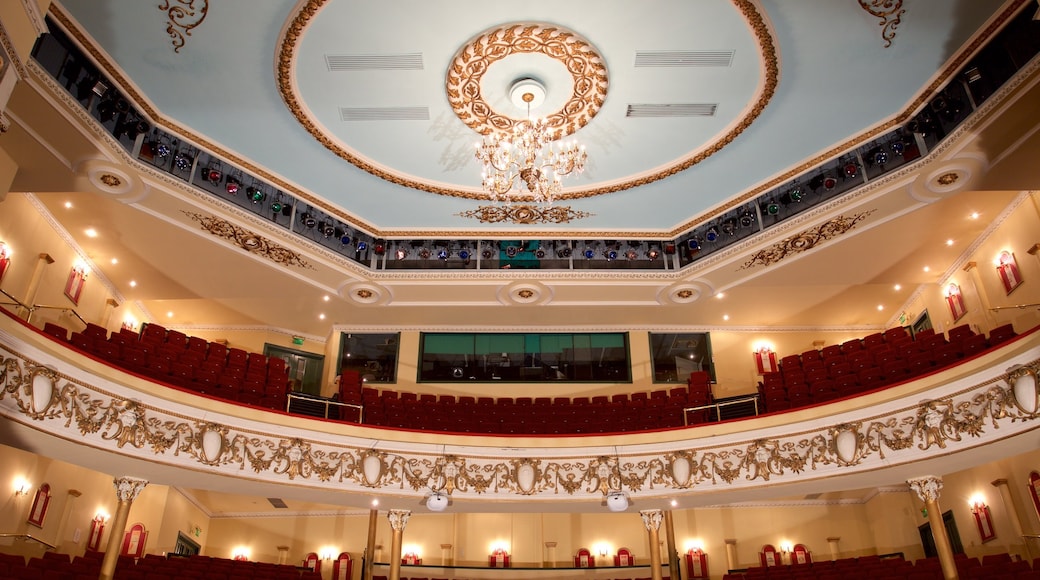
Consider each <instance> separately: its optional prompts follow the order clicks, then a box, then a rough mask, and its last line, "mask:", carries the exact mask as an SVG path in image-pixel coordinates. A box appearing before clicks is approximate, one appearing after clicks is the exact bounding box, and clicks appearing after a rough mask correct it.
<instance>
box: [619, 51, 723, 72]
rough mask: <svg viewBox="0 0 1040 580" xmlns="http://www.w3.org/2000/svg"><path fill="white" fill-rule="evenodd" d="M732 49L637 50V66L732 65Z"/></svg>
mask: <svg viewBox="0 0 1040 580" xmlns="http://www.w3.org/2000/svg"><path fill="white" fill-rule="evenodd" d="M732 64H733V51H732V50H637V51H636V68H643V67H655V66H730V65H732Z"/></svg>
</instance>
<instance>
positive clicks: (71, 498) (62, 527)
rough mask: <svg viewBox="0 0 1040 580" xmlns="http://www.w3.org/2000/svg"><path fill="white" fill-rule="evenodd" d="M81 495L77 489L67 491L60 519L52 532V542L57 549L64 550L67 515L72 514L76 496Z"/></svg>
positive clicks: (67, 523)
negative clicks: (56, 527) (55, 530)
mask: <svg viewBox="0 0 1040 580" xmlns="http://www.w3.org/2000/svg"><path fill="white" fill-rule="evenodd" d="M81 495H83V493H82V492H81V491H80V490H78V489H70V490H69V491H68V497H67V498H66V499H65V507H64V508H62V510H61V520H59V521H58V531H57V532H56V533H55V534H54V543H55V544H56V545H57V546H58V551H59V552H60V551H64V545H65V536H66V530H67V529H68V527H69V517H70V516H71V515H72V508H73V506H74V505H75V503H76V498H77V497H79V496H81Z"/></svg>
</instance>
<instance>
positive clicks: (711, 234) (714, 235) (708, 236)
mask: <svg viewBox="0 0 1040 580" xmlns="http://www.w3.org/2000/svg"><path fill="white" fill-rule="evenodd" d="M704 239H705V240H706V241H709V242H715V241H718V239H719V230H717V229H715V228H714V227H711V228H708V231H707V232H706V233H705V234H704Z"/></svg>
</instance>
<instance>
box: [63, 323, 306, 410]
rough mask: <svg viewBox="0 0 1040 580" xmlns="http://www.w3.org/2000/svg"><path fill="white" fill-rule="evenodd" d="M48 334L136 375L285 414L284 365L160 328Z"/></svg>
mask: <svg viewBox="0 0 1040 580" xmlns="http://www.w3.org/2000/svg"><path fill="white" fill-rule="evenodd" d="M43 331H44V333H46V334H49V335H51V336H54V337H55V338H58V339H60V340H62V341H65V342H66V343H67V344H69V345H70V346H72V347H74V348H76V349H78V350H81V351H83V352H85V353H88V354H91V355H94V356H97V357H99V358H101V359H102V360H104V361H106V362H108V363H109V364H112V365H113V366H117V367H120V368H123V369H126V370H129V371H131V372H134V373H137V374H141V375H144V376H146V377H149V378H151V379H155V380H157V381H160V382H163V383H167V384H172V385H174V386H177V387H180V388H183V389H187V390H190V391H194V392H197V393H201V394H204V395H209V396H214V397H219V398H222V399H227V400H229V401H235V402H239V403H245V404H250V405H256V406H261V407H267V408H271V409H280V410H284V409H285V403H286V395H287V393H288V390H289V377H288V368H287V366H286V363H285V360H284V359H281V358H278V357H267V356H265V355H263V354H260V353H253V352H247V351H245V350H242V349H239V348H228V347H227V346H226V345H224V344H221V343H219V342H208V341H206V340H204V339H201V338H198V337H193V336H187V335H185V334H184V333H182V332H179V331H176V330H167V329H166V328H163V327H162V326H159V325H157V324H147V325H145V326H144V328H142V329H141V332H140V333H138V332H135V331H132V330H129V329H125V328H124V329H121V330H119V331H116V332H112V333H111V334H109V333H108V331H107V330H106V329H105V328H104V327H101V326H98V325H96V324H93V323H88V324H87V326H86V328H85V329H84V330H83V331H79V332H73V333H71V335H70V334H69V331H68V329H66V328H65V327H63V326H61V325H58V324H55V323H51V322H47V323H45V324H44V328H43Z"/></svg>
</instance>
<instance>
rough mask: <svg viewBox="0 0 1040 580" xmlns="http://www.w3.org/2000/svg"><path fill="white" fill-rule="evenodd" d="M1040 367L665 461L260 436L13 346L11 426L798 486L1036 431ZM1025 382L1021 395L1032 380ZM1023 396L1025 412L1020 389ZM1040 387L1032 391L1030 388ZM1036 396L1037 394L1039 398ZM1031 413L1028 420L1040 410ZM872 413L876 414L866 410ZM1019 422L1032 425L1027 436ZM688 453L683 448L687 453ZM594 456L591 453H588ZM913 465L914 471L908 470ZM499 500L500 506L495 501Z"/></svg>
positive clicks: (213, 452)
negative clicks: (81, 376)
mask: <svg viewBox="0 0 1040 580" xmlns="http://www.w3.org/2000/svg"><path fill="white" fill-rule="evenodd" d="M1038 365H1040V359H1038V360H1033V361H1032V362H1030V363H1029V364H1026V365H1016V366H1014V367H1012V369H1010V370H1009V371H1008V372H1006V373H1004V374H1002V375H998V376H996V377H995V378H990V379H986V380H980V382H979V383H978V384H976V385H974V386H971V387H968V388H963V389H961V390H960V391H958V392H956V393H952V394H947V395H944V396H941V397H936V398H931V399H926V400H923V401H922V402H919V403H915V404H910V405H908V406H906V407H904V408H901V409H898V410H895V411H891V412H886V413H884V414H882V415H878V416H874V417H865V418H863V419H862V420H855V421H846V422H840V423H836V424H834V425H831V426H827V427H822V428H818V429H815V430H810V431H808V432H802V433H792V434H790V435H784V436H778V437H769V438H758V439H752V440H748V441H745V442H743V443H741V442H732V443H724V444H717V443H712V442H705V441H700V440H697V439H686V440H683V441H679V442H677V443H676V447H677V448H676V449H672V450H668V451H664V452H654V453H649V452H648V453H637V452H629V453H620V454H615V455H598V454H597V455H591V456H586V457H581V456H567V457H553V458H537V457H526V458H520V457H492V456H474V455H464V454H443V453H442V454H435V453H426V454H424V453H420V452H413V451H400V452H396V451H393V450H374V449H371V448H365V447H357V446H348V445H339V444H336V442H335V441H334V440H320V439H318V438H320V437H322V435H321V434H320V433H315V434H312V435H310V436H308V435H307V434H300V435H298V436H285V435H279V434H268V433H259V432H254V431H250V430H249V429H247V428H244V427H238V426H235V425H234V424H233V422H234V418H233V417H228V418H227V420H226V421H224V422H223V423H218V422H215V421H199V420H194V419H191V418H187V417H182V416H179V415H177V414H176V413H174V412H172V411H169V410H167V409H165V408H163V407H159V406H156V405H152V404H148V403H146V402H142V401H140V400H136V399H134V398H126V397H123V396H120V395H117V394H111V393H109V392H108V391H106V390H103V389H101V388H96V387H92V386H90V385H87V384H83V383H82V382H80V381H78V380H75V379H73V378H71V377H69V376H66V375H63V374H61V373H59V372H57V371H54V370H53V369H51V368H49V367H46V366H44V365H40V364H39V363H38V362H35V361H32V360H30V359H28V358H27V357H24V356H22V355H18V354H15V353H12V352H10V351H8V350H7V349H5V348H3V347H0V414H2V415H5V416H7V417H9V418H11V419H14V420H17V421H19V422H21V423H23V424H25V425H28V426H30V427H32V428H34V429H40V430H45V431H48V432H57V433H60V434H62V435H64V436H66V437H68V438H74V437H78V438H79V439H82V440H84V441H87V442H89V444H91V445H94V446H97V447H101V448H107V449H108V450H110V451H112V452H115V453H121V454H125V455H131V456H135V457H139V458H146V459H148V460H150V461H155V462H160V463H162V462H169V463H174V460H173V457H175V456H179V457H180V458H181V460H180V461H178V462H177V464H179V465H183V458H184V457H188V458H190V459H189V461H194V462H196V463H197V464H198V467H199V468H200V469H203V470H208V471H212V472H215V473H220V472H228V473H236V474H241V472H246V473H250V472H251V473H252V476H253V477H256V478H260V479H264V480H266V481H274V482H283V483H295V482H307V483H310V484H315V483H321V484H326V485H328V486H329V487H330V488H335V489H343V490H350V489H353V490H356V491H363V490H365V489H391V488H394V489H399V490H405V491H406V492H411V493H415V494H421V493H425V492H428V491H429V490H431V489H432V490H436V491H443V492H445V493H448V494H455V495H458V494H463V495H465V496H467V497H469V498H478V497H480V496H496V497H501V496H503V495H515V496H518V497H523V496H528V497H530V496H534V497H535V498H546V499H548V498H552V497H559V496H577V497H587V498H592V497H595V496H599V495H603V494H607V493H608V492H612V491H623V492H626V493H629V494H638V493H640V492H650V491H651V490H662V492H664V493H667V492H669V491H673V490H690V489H696V488H712V487H718V486H736V485H745V486H746V485H749V484H759V485H768V484H771V483H773V482H775V481H778V480H779V481H790V480H791V479H792V478H795V477H805V476H810V477H812V476H813V472H817V471H818V470H821V469H823V470H824V471H825V473H820V474H818V475H824V474H830V473H833V472H834V471H833V470H835V469H857V468H858V469H870V468H872V466H871V465H870V464H871V463H878V464H880V463H882V462H884V463H886V464H889V463H898V462H900V461H912V460H916V459H918V458H920V457H921V456H922V453H934V452H937V451H943V450H944V451H946V452H948V451H949V450H950V448H957V447H958V446H960V447H963V446H964V445H966V444H967V443H966V442H967V441H968V440H970V439H978V438H982V437H986V436H989V435H992V434H993V432H995V431H997V430H998V429H999V430H1000V433H999V435H1000V436H1001V437H1004V436H1006V435H1007V434H1008V432H1011V431H1014V430H1016V429H1017V430H1020V431H1021V430H1023V429H1029V428H1030V426H1029V425H1028V423H1029V422H1031V421H1035V420H1036V419H1037V416H1038V414H1040V413H1038V412H1037V410H1036V409H1035V408H1033V407H1030V406H1029V405H1028V404H1026V403H1029V402H1030V401H1031V400H1032V399H1029V398H1028V397H1030V396H1033V395H1034V394H1035V389H1036V385H1035V382H1030V380H1031V379H1032V378H1034V377H1035V376H1036V372H1037V368H1038ZM1023 376H1024V377H1027V380H1026V381H1025V382H1020V383H1016V380H1019V377H1023ZM1015 385H1018V387H1019V390H1020V391H1021V392H1020V393H1019V399H1022V400H1023V401H1025V403H1016V401H1017V399H1016V398H1015V396H1016V395H1015V392H1014V386H1015ZM1027 387H1028V388H1027ZM1029 389H1033V390H1032V391H1029V392H1027V391H1028V390H1029ZM1027 409H1028V410H1027ZM866 412H869V411H866ZM1016 424H1017V425H1018V426H1016ZM684 443H685V444H686V446H685V447H683V444H684ZM577 452H579V453H580V448H579V449H578V450H577ZM901 457H902V458H903V459H900V458H901ZM489 499H490V497H489Z"/></svg>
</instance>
